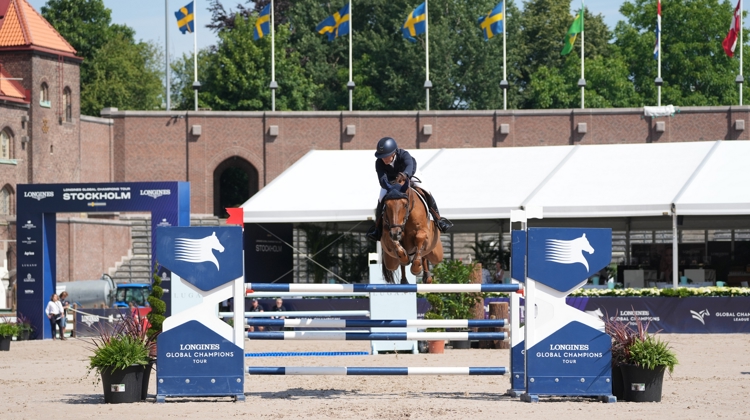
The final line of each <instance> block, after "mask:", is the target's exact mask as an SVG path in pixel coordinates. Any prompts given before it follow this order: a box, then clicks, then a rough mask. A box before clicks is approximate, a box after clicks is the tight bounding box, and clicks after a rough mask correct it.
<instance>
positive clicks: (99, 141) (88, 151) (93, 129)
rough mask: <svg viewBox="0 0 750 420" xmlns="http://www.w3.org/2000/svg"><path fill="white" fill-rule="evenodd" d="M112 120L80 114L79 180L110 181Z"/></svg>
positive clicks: (111, 179)
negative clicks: (80, 151)
mask: <svg viewBox="0 0 750 420" xmlns="http://www.w3.org/2000/svg"><path fill="white" fill-rule="evenodd" d="M113 124H114V123H113V121H112V120H110V119H106V118H96V117H89V116H86V115H83V116H81V124H80V125H81V128H80V130H81V150H82V151H83V152H82V153H81V162H80V166H81V175H80V177H79V182H112V181H113V178H114V170H113V169H114V168H113V165H112V163H113V161H112V159H113V156H114V148H113V146H114V145H113V143H112V139H113Z"/></svg>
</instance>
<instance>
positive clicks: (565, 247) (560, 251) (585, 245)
mask: <svg viewBox="0 0 750 420" xmlns="http://www.w3.org/2000/svg"><path fill="white" fill-rule="evenodd" d="M584 251H586V252H587V253H589V254H593V253H594V248H593V247H592V246H591V244H590V243H589V240H588V239H586V234H585V233H584V234H583V236H581V237H580V238H576V239H572V240H570V241H565V240H561V239H548V240H547V261H552V262H556V263H560V264H576V263H580V264H583V266H584V267H586V271H587V272H588V270H589V262H588V260H586V257H585V256H584V255H583V252H584Z"/></svg>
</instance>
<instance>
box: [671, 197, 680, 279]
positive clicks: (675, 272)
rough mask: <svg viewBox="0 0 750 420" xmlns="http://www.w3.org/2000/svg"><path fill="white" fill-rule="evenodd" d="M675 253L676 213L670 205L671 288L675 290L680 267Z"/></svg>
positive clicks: (676, 248) (676, 249)
mask: <svg viewBox="0 0 750 420" xmlns="http://www.w3.org/2000/svg"><path fill="white" fill-rule="evenodd" d="M677 252H678V247H677V211H676V209H675V206H674V204H672V287H673V288H674V289H676V288H677V282H678V280H679V277H680V273H679V271H680V267H679V266H678V265H677V262H678V258H677V257H678V255H677Z"/></svg>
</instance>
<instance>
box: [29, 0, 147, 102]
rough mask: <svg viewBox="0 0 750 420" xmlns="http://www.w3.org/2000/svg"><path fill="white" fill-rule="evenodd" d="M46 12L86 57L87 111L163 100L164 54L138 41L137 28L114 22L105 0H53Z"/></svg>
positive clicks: (83, 68) (83, 87)
mask: <svg viewBox="0 0 750 420" xmlns="http://www.w3.org/2000/svg"><path fill="white" fill-rule="evenodd" d="M42 15H43V16H44V18H45V19H47V21H48V22H50V23H51V24H52V25H53V26H54V27H55V29H56V30H57V31H58V32H59V33H60V35H62V36H63V38H65V39H66V40H67V41H68V42H69V43H70V44H71V45H72V46H73V48H75V49H76V52H77V55H78V56H79V57H82V58H83V59H84V60H83V63H81V113H83V114H90V115H98V114H99V111H100V110H101V108H103V107H107V106H115V107H118V108H121V109H153V107H155V106H158V105H159V104H160V98H159V96H160V95H161V89H162V87H161V86H162V83H161V81H160V78H161V71H160V68H159V61H160V58H161V57H160V54H159V52H158V49H157V48H156V47H155V46H154V45H153V44H150V43H146V42H135V41H134V35H135V31H133V29H131V28H129V27H128V26H125V25H118V24H112V23H111V22H112V19H111V10H110V9H108V8H106V7H104V2H103V1H102V0H49V1H48V2H47V4H46V5H45V6H44V7H42Z"/></svg>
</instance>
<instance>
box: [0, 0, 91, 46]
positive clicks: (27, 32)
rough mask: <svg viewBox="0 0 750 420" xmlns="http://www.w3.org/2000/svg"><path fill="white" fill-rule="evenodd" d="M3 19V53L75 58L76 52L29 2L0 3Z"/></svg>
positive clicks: (0, 43)
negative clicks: (19, 51)
mask: <svg viewBox="0 0 750 420" xmlns="http://www.w3.org/2000/svg"><path fill="white" fill-rule="evenodd" d="M3 9H5V10H3ZM0 16H2V18H1V19H0V49H2V50H8V49H37V50H45V51H49V52H55V53H62V54H63V55H70V56H74V55H75V53H76V50H75V48H73V47H72V46H71V45H70V44H68V41H66V40H65V38H63V37H62V35H60V34H59V33H58V32H57V31H56V30H55V28H53V27H52V25H50V23H49V22H47V20H45V19H44V18H43V17H42V15H41V14H39V12H37V11H36V10H34V8H33V7H31V5H30V4H29V3H28V2H27V1H26V0H0Z"/></svg>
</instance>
